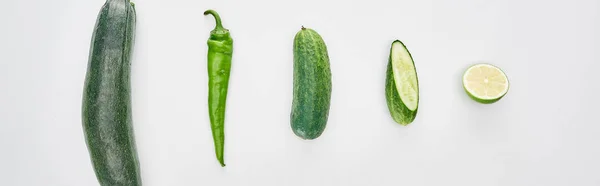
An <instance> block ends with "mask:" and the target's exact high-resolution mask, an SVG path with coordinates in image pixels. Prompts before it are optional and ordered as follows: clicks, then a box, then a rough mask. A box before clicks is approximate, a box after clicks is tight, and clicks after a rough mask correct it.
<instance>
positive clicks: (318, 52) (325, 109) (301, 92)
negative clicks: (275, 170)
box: [291, 27, 331, 139]
mask: <svg viewBox="0 0 600 186" xmlns="http://www.w3.org/2000/svg"><path fill="white" fill-rule="evenodd" d="M293 96H294V98H293V101H292V113H291V126H292V130H293V131H294V134H296V136H298V137H300V138H302V139H315V138H317V137H319V136H321V134H322V133H323V131H324V130H325V126H326V125H327V117H328V115H329V104H330V99H331V70H330V68H329V56H328V54H327V46H325V42H324V41H323V39H322V38H321V36H320V35H319V34H318V33H317V32H315V31H314V30H312V29H308V28H304V27H302V29H301V30H300V31H299V32H298V33H297V34H296V36H295V38H294V95H293Z"/></svg>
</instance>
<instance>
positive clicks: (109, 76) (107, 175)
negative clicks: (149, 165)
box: [82, 0, 142, 186]
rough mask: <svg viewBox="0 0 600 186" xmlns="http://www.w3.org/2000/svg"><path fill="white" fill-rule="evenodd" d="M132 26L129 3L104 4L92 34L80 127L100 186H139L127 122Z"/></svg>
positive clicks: (133, 19) (132, 12) (121, 0)
mask: <svg viewBox="0 0 600 186" xmlns="http://www.w3.org/2000/svg"><path fill="white" fill-rule="evenodd" d="M135 22H136V17H135V9H134V7H133V5H132V4H131V3H130V2H129V0H107V1H106V3H105V4H104V6H103V7H102V9H101V11H100V13H99V14H98V19H97V21H96V25H95V28H94V33H93V35H92V41H91V46H90V54H89V55H90V56H89V61H88V66H87V72H86V77H85V83H84V91H83V103H82V105H83V107H82V123H83V129H84V136H85V140H86V145H87V147H88V151H89V155H90V159H91V161H92V165H93V168H94V171H95V173H96V178H97V179H98V182H99V183H100V185H111V186H112V185H127V186H135V185H142V182H141V177H140V171H139V163H138V157H137V152H136V146H135V139H134V135H133V126H132V119H131V95H130V90H131V88H130V64H131V63H130V59H131V57H130V56H131V51H132V47H133V43H134V33H135Z"/></svg>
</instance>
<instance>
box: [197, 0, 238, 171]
mask: <svg viewBox="0 0 600 186" xmlns="http://www.w3.org/2000/svg"><path fill="white" fill-rule="evenodd" d="M208 14H211V15H212V16H213V17H215V20H216V22H217V24H216V26H215V29H214V30H212V31H211V32H210V38H209V39H208V112H209V116H210V127H211V129H212V135H213V140H214V142H215V153H216V155H217V159H218V160H219V162H220V163H221V166H223V167H224V166H225V161H224V160H223V149H224V146H225V131H224V129H225V127H224V124H225V101H226V99H227V87H228V85H229V72H230V69H231V55H232V53H233V40H232V39H231V37H230V36H229V30H227V29H225V28H223V25H221V18H220V17H219V14H217V12H215V11H214V10H207V11H206V12H204V15H208Z"/></svg>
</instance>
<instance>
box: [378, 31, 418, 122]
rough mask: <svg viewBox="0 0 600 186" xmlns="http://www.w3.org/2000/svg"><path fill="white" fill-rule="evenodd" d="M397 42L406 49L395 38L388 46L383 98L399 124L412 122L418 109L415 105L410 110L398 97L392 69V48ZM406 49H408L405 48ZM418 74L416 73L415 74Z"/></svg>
mask: <svg viewBox="0 0 600 186" xmlns="http://www.w3.org/2000/svg"><path fill="white" fill-rule="evenodd" d="M396 42H399V43H400V44H402V46H403V47H404V48H405V49H406V45H404V43H402V42H401V41H399V40H396V41H394V42H392V45H391V46H390V56H389V58H388V67H387V71H386V80H385V98H386V101H387V105H388V109H389V111H390V115H391V116H392V118H393V119H394V121H395V122H396V123H398V124H400V125H404V126H406V125H408V124H410V123H412V122H413V121H414V120H415V118H416V116H417V111H418V110H419V106H418V105H417V108H416V109H415V110H414V111H411V110H410V109H408V108H407V107H406V106H405V105H404V103H403V102H402V99H400V94H398V90H397V89H396V83H395V81H394V75H393V73H394V71H393V70H392V52H393V51H392V48H393V45H394V43H396ZM406 51H408V49H407V50H406ZM408 54H409V55H411V54H410V51H408ZM410 58H411V59H412V55H411V56H410ZM414 63H415V62H414V60H413V66H414ZM415 74H416V67H415ZM417 75H418V74H417ZM416 77H417V84H418V83H419V78H418V76H416Z"/></svg>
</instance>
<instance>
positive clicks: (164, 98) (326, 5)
mask: <svg viewBox="0 0 600 186" xmlns="http://www.w3.org/2000/svg"><path fill="white" fill-rule="evenodd" d="M103 3H104V1H102V0H87V1H82V0H58V1H48V0H28V1H16V0H13V1H11V0H5V1H4V2H2V3H1V4H2V5H1V7H0V23H1V25H2V26H1V29H0V51H1V55H0V185H6V186H25V185H44V186H82V185H97V181H96V178H95V176H94V172H93V169H92V166H91V163H90V159H89V156H88V152H87V148H86V146H85V142H84V136H83V130H82V127H81V100H82V98H81V97H82V92H83V81H84V76H85V72H86V68H87V62H88V61H87V60H88V50H89V45H90V39H91V34H92V31H93V27H94V23H95V20H96V16H97V14H98V11H99V10H100V7H101V6H102V4H103ZM136 8H137V17H138V18H137V20H138V22H137V28H138V29H137V33H136V35H137V36H136V41H137V43H136V45H135V50H134V58H133V61H132V63H133V65H132V87H133V109H134V113H133V114H134V127H135V135H136V139H137V146H138V150H139V152H138V153H139V158H140V162H141V169H142V177H143V183H144V185H148V186H187V185H211V186H216V185H265V186H268V185H273V186H281V185H290V186H296V185H297V186H300V185H311V186H319V185H324V186H325V185H327V186H331V185H357V186H358V185H361V186H362V185H411V186H421V185H431V186H439V185H460V186H471V185H472V186H494V185H503V186H521V185H523V186H538V185H539V186H567V185H573V186H593V185H594V186H597V185H600V158H599V157H600V119H599V118H600V117H599V114H600V109H599V106H600V98H599V95H600V83H599V82H598V81H599V80H600V73H599V69H600V54H599V53H600V36H599V33H600V13H599V11H600V2H599V1H597V0H573V1H566V0H565V1H556V0H553V1H547V0H490V1H485V0H454V1H445V0H394V1H391V0H387V1H386V0H369V1H363V2H355V1H332V0H301V1H280V0H253V1H243V0H237V1H233V0H169V1H165V0H137V1H136ZM208 8H212V9H215V10H217V11H218V12H219V13H220V14H221V17H222V18H223V23H224V26H225V27H226V28H229V29H230V30H231V34H232V37H233V39H234V41H235V45H234V48H235V49H234V60H233V65H232V74H231V79H230V89H229V97H228V105H227V119H226V136H227V137H226V149H225V156H226V157H225V158H226V163H227V167H225V168H221V167H220V166H219V165H218V163H217V160H216V159H215V157H214V150H213V142H212V137H211V133H210V127H209V120H208V111H207V81H208V79H207V73H206V53H207V52H206V51H207V46H206V40H207V38H208V36H209V32H210V30H212V29H213V27H214V24H215V22H214V20H213V18H212V17H208V16H206V17H205V16H203V15H202V12H203V11H204V10H206V9H208ZM302 25H304V26H306V27H309V28H313V29H315V30H316V31H318V32H319V33H320V34H321V36H322V37H323V38H324V40H325V42H326V43H327V47H328V49H329V56H330V60H331V70H332V74H333V93H332V94H333V95H332V100H331V101H332V102H331V112H330V117H329V122H328V125H327V128H326V130H325V132H324V134H323V135H322V136H321V137H320V138H318V139H316V140H313V141H303V140H300V139H299V138H298V137H296V136H295V135H294V134H293V132H292V131H291V129H290V126H289V125H290V124H289V113H290V108H291V100H292V40H293V37H294V35H295V33H296V32H297V31H298V30H300V26H302ZM395 39H400V40H402V41H403V42H404V43H405V44H406V45H407V46H408V49H409V50H410V52H411V53H412V54H413V57H414V60H415V65H416V68H417V72H418V75H419V82H420V84H419V85H420V106H419V113H418V115H417V118H416V120H415V121H414V123H412V124H411V125H409V126H407V127H403V126H400V125H398V124H395V123H394V122H393V120H392V119H391V117H390V116H389V113H388V110H387V106H386V103H385V97H384V80H385V68H386V63H387V58H388V55H389V54H388V52H389V47H390V44H391V42H392V41H393V40H395ZM477 62H488V63H492V64H495V65H497V66H499V67H501V68H502V69H503V70H504V71H505V72H506V74H507V75H508V77H509V79H510V82H511V89H510V91H509V92H508V94H507V95H506V97H504V98H503V99H502V100H500V101H499V102H497V103H495V104H492V105H482V104H478V103H476V102H474V101H472V100H470V99H469V98H468V97H467V95H466V94H465V93H464V91H463V90H462V85H461V75H462V73H463V71H464V70H465V69H466V68H467V67H468V66H469V65H471V64H474V63H477Z"/></svg>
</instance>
